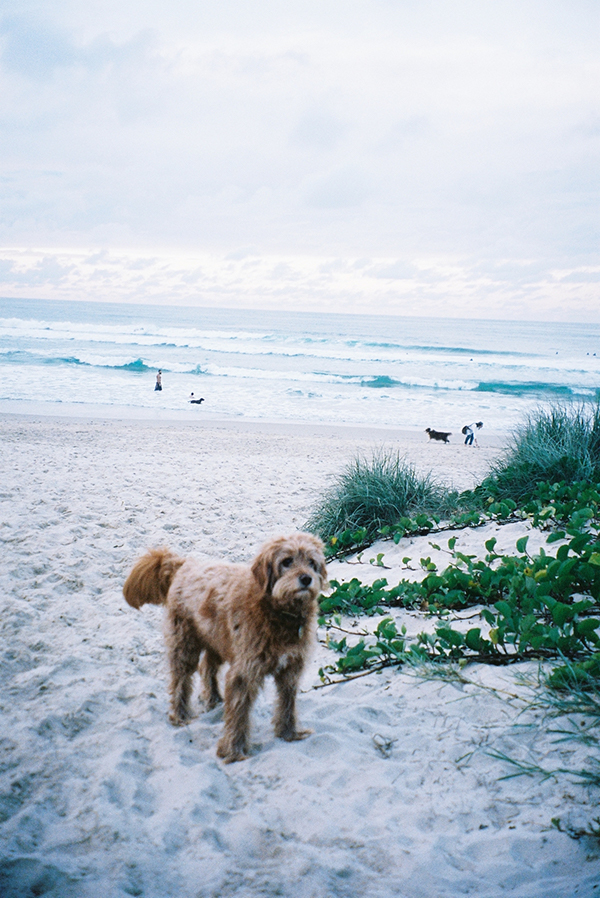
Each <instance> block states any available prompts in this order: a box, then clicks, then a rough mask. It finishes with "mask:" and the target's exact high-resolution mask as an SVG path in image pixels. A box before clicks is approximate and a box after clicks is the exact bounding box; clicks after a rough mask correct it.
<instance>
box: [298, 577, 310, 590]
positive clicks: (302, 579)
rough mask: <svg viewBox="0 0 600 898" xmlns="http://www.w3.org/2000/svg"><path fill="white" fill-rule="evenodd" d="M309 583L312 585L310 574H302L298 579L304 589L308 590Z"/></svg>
mask: <svg viewBox="0 0 600 898" xmlns="http://www.w3.org/2000/svg"><path fill="white" fill-rule="evenodd" d="M311 583H312V577H311V576H310V574H302V576H301V577H300V584H301V585H302V586H303V587H304V588H305V589H308V587H309V586H310V584H311Z"/></svg>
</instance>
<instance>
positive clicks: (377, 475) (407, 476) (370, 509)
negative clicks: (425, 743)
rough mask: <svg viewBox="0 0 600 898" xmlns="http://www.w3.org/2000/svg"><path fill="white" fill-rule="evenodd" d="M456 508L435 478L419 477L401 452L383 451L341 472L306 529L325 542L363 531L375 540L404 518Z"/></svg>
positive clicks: (360, 458)
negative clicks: (452, 505) (331, 538)
mask: <svg viewBox="0 0 600 898" xmlns="http://www.w3.org/2000/svg"><path fill="white" fill-rule="evenodd" d="M451 503H452V494H450V493H449V491H448V490H447V489H446V488H445V487H444V486H442V485H440V484H438V483H437V482H436V481H435V480H434V478H433V476H432V475H431V474H426V475H420V474H418V473H417V471H416V470H415V468H414V467H413V465H411V464H410V463H409V462H407V461H406V459H405V458H404V457H403V456H402V455H401V454H400V453H399V452H394V451H390V450H388V451H385V450H383V449H382V450H379V451H377V452H375V453H374V454H373V457H372V458H371V459H367V458H363V457H360V456H358V457H356V458H355V459H354V460H353V461H351V462H350V463H349V464H348V465H347V467H346V468H345V469H344V470H342V471H341V472H340V473H339V475H338V476H337V478H336V480H335V482H334V483H333V485H332V487H331V488H330V489H329V490H328V491H327V492H326V493H325V495H324V496H323V498H322V500H321V502H320V503H319V505H318V506H317V507H316V508H315V510H314V511H313V513H312V515H311V516H310V518H309V520H308V521H307V523H306V528H307V529H308V530H310V531H311V532H313V533H316V534H318V535H319V536H320V537H321V538H322V539H324V540H327V539H329V538H330V537H332V536H335V534H338V533H340V532H343V531H345V530H360V529H364V530H366V538H367V539H375V538H376V537H377V535H378V533H379V531H380V530H381V528H382V527H385V526H392V525H394V524H396V523H397V522H398V521H399V520H400V519H401V518H403V517H407V516H408V517H410V516H414V515H416V514H432V513H434V512H437V513H440V514H444V513H447V512H449V511H450V508H451Z"/></svg>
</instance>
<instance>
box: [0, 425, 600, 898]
mask: <svg viewBox="0 0 600 898" xmlns="http://www.w3.org/2000/svg"><path fill="white" fill-rule="evenodd" d="M0 433H1V436H2V454H1V461H0V497H1V500H2V516H1V521H0V539H1V543H2V569H1V584H2V593H1V595H2V598H1V601H2V613H1V622H2V632H3V646H2V652H3V660H2V666H1V669H0V682H1V708H2V734H1V741H0V744H1V748H2V753H1V762H0V764H1V766H0V840H1V845H2V850H1V855H0V894H2V896H3V898H9V896H11V898H12V896H19V898H21V896H28V895H44V896H57V898H58V896H60V898H63V896H77V898H79V896H82V898H101V896H102V898H112V896H121V895H122V896H126V895H134V896H145V898H171V896H172V898H217V896H218V898H227V896H233V895H235V896H238V898H246V896H248V898H258V896H276V895H277V896H285V898H292V896H293V898H329V896H335V898H337V896H340V898H356V896H365V898H389V896H398V898H453V896H467V895H470V896H476V898H500V896H506V895H510V896H513V898H572V896H580V898H592V896H596V895H598V894H600V846H599V845H598V842H597V841H595V842H594V841H593V840H591V839H585V838H583V839H580V840H578V841H575V840H573V839H570V838H569V837H568V836H567V835H565V834H562V833H559V832H558V831H557V830H556V829H555V828H554V827H553V826H552V824H551V820H552V818H560V819H561V821H562V822H563V823H569V822H570V823H571V824H572V825H574V826H577V825H578V824H582V825H585V823H586V822H588V821H589V820H590V819H592V818H593V817H594V816H597V815H598V811H597V803H598V795H597V791H596V792H593V791H591V790H589V789H587V788H586V787H584V786H581V785H577V784H576V783H575V782H574V781H573V779H572V778H569V777H566V776H563V777H558V778H554V777H549V778H547V779H545V780H543V779H542V778H540V777H538V776H532V777H525V776H521V777H517V778H503V777H506V776H507V775H510V774H511V773H513V772H514V771H513V769H512V768H511V767H510V766H509V765H508V764H507V763H506V762H503V761H501V760H498V759H496V758H494V757H492V755H491V753H494V752H499V753H505V754H506V755H509V756H510V757H514V758H516V759H518V760H520V761H525V762H528V763H537V764H541V765H542V766H544V767H546V768H549V769H550V768H558V767H563V768H574V769H575V768H577V767H579V766H582V764H583V760H584V758H585V754H586V750H585V748H584V747H582V746H581V745H580V744H579V743H575V742H573V741H567V742H560V741H558V737H557V736H556V735H553V734H552V732H551V730H552V728H553V726H554V727H556V723H554V724H553V723H552V721H548V720H545V719H544V718H543V714H542V712H540V711H535V710H532V709H529V710H527V709H526V704H527V701H528V699H529V698H530V697H531V694H532V692H531V690H532V686H531V684H534V683H535V681H536V677H537V672H538V671H537V667H536V665H533V664H521V665H516V666H515V667H513V668H505V669H498V668H491V667H486V666H483V665H469V666H467V667H466V668H464V669H463V670H462V671H461V673H462V679H458V678H457V679H455V680H452V679H450V680H448V681H444V680H443V679H439V678H433V677H429V678H428V677H423V676H419V675H417V673H416V672H414V671H402V672H398V671H394V670H387V671H385V672H383V673H380V674H372V675H370V676H366V677H362V678H359V679H355V680H352V681H350V682H345V683H341V684H338V685H333V686H327V687H325V688H321V684H320V680H319V677H318V673H317V672H318V670H319V668H320V667H322V666H323V665H324V664H327V663H331V662H333V661H334V660H335V656H334V655H333V654H332V653H331V652H330V651H329V650H328V649H326V648H325V647H324V646H323V645H320V644H315V651H314V655H313V658H312V660H311V663H310V665H309V667H308V669H307V672H306V674H305V677H304V680H303V691H302V694H301V696H300V698H299V714H300V720H301V723H302V724H303V725H305V726H307V727H310V728H312V729H313V730H314V735H312V736H311V737H309V738H308V739H307V740H305V741H303V742H298V743H293V744H288V743H284V742H281V741H279V740H277V739H275V738H274V736H273V733H272V729H271V725H270V717H271V702H272V691H271V689H270V688H267V689H266V690H265V692H264V693H263V694H262V695H261V696H260V698H259V700H258V702H257V705H256V708H255V711H254V715H253V738H254V742H255V750H254V752H253V754H252V756H251V758H250V759H248V760H247V761H244V762H241V763H238V764H232V765H228V766H225V765H223V764H222V763H221V762H220V761H219V760H218V759H217V758H216V754H215V746H216V742H217V739H218V736H219V734H220V730H221V726H222V722H221V717H222V714H221V711H220V710H216V711H211V712H208V713H203V711H202V707H201V705H200V703H199V702H198V703H197V710H198V716H197V717H196V718H195V719H194V720H193V721H192V723H191V724H190V726H189V727H186V728H183V729H176V728H174V727H172V726H171V725H170V724H169V722H168V719H167V706H168V695H167V673H166V659H165V653H164V648H163V640H162V632H161V620H162V612H161V610H160V609H158V608H155V607H148V606H147V607H145V608H144V609H143V610H142V611H141V612H136V611H134V610H132V609H131V608H129V607H128V606H127V605H126V603H125V601H124V599H123V596H122V586H123V582H124V579H125V577H126V575H127V573H128V570H129V568H130V567H131V564H132V562H133V561H134V560H135V558H136V557H137V556H138V555H139V554H141V553H142V552H143V551H144V550H145V549H147V548H149V547H151V546H155V545H161V544H168V545H170V546H171V547H172V548H173V549H175V550H177V551H178V552H180V553H182V554H193V555H196V556H198V557H211V558H219V559H226V560H230V561H249V560H251V559H252V557H253V555H254V553H255V552H256V550H257V549H258V548H259V546H260V545H261V543H262V542H263V541H264V539H265V538H267V537H269V536H271V535H273V534H274V533H284V532H291V531H294V530H297V529H300V528H301V527H302V525H303V523H304V521H305V520H306V518H307V517H308V515H309V513H310V511H311V508H312V506H313V505H314V504H315V502H316V501H317V500H318V498H319V496H320V494H321V492H322V491H323V489H325V488H326V487H327V486H328V485H329V484H330V482H331V479H332V477H333V476H334V475H335V474H336V472H338V471H339V470H340V469H341V467H343V466H344V465H345V464H346V463H347V462H348V461H350V460H351V459H352V458H353V457H354V456H355V455H356V454H357V452H359V453H364V454H370V452H371V450H372V449H373V448H376V447H379V446H381V445H382V443H385V444H386V445H391V446H394V447H398V448H400V449H401V450H402V451H403V452H405V454H406V456H407V458H408V459H409V460H410V461H412V462H414V463H415V465H416V466H417V467H418V468H419V469H421V470H423V471H433V473H434V475H435V476H436V477H438V478H439V479H440V480H443V481H445V482H446V483H451V484H452V485H453V486H455V487H456V488H458V489H464V488H467V487H470V486H472V485H474V484H475V483H477V482H478V481H479V480H480V479H481V478H482V477H483V475H484V474H485V472H486V471H487V469H488V466H489V464H490V462H491V461H492V460H493V459H494V458H495V457H496V455H497V453H498V451H499V449H500V447H501V445H502V437H501V436H500V435H498V434H486V432H485V430H484V431H483V432H482V433H481V434H478V438H479V442H480V448H477V449H475V448H473V449H467V448H466V447H464V446H463V445H462V440H461V438H460V436H459V435H457V436H455V437H453V438H452V443H451V444H450V445H448V446H446V445H440V444H436V443H429V442H428V441H427V438H426V435H425V434H424V433H408V432H401V431H392V430H387V431H381V432H373V431H364V430H362V431H361V430H353V429H350V428H345V429H343V428H326V427H317V426H312V425H311V426H306V427H304V426H302V425H300V424H297V425H286V426H283V425H282V426H277V425H274V424H273V425H268V424H258V423H255V424H251V423H242V422H215V421H213V422H210V421H207V420H206V419H205V418H204V417H203V418H197V419H196V420H195V422H193V423H189V422H185V421H182V420H179V421H177V420H173V421H169V420H159V421H156V420H155V421H143V420H133V421H123V420H117V419H115V420H107V419H102V418H94V419H92V420H90V419H86V418H85V417H81V418H57V417H55V418H50V417H43V416H39V415H30V416H25V415H14V414H0ZM523 526H524V525H517V526H516V527H515V526H514V525H511V527H512V530H511V529H509V528H502V532H501V533H499V537H500V540H501V541H503V542H504V543H506V545H505V546H504V547H505V548H510V546H511V545H514V542H515V541H516V539H517V538H518V536H519V535H520V534H521V533H522V532H523V530H522V528H523ZM490 527H493V528H495V527H496V525H490ZM449 535H450V534H447V535H445V536H444V539H447V537H448V536H449ZM489 535H490V532H489V529H488V530H484V531H461V532H460V534H459V543H458V547H460V548H462V549H463V550H467V551H478V550H479V549H480V548H481V546H482V545H483V542H484V540H485V539H486V538H488V537H489ZM436 541H437V542H439V540H436ZM428 542H429V540H428V539H427V538H423V539H422V542H420V543H419V542H418V541H414V540H413V541H412V542H410V541H406V542H405V543H404V542H403V543H401V544H400V546H399V547H394V546H393V544H391V543H383V544H380V545H378V546H377V547H374V549H373V553H371V552H367V553H365V557H364V559H363V560H364V561H365V562H366V563H363V564H360V565H356V564H349V563H347V562H332V563H331V565H330V576H331V577H335V578H336V579H342V578H344V579H350V578H351V577H354V576H359V577H361V579H364V580H365V581H366V580H368V579H369V578H371V579H372V578H373V577H374V576H381V570H379V569H377V568H375V567H374V566H372V565H369V563H368V557H369V556H370V555H371V554H375V553H376V552H378V551H382V552H384V553H385V563H386V564H387V565H388V566H389V567H390V568H391V569H390V570H386V571H385V576H386V577H387V579H388V581H389V582H390V583H395V582H397V581H398V580H399V579H400V578H401V577H402V576H405V572H403V571H402V570H401V568H402V561H401V559H402V557H403V556H406V555H411V556H412V557H414V558H418V557H420V555H421V554H424V553H426V554H431V550H430V549H429V548H428ZM354 560H355V559H354ZM351 561H352V559H351ZM406 619H407V621H408V623H409V625H410V626H411V627H412V628H413V630H418V629H423V628H424V625H423V622H422V621H421V620H419V619H418V617H417V615H415V614H414V613H411V614H410V615H409V614H407V615H406ZM362 624H364V621H363V622H361V625H362ZM368 625H369V626H370V625H371V622H368ZM321 635H323V634H321ZM315 687H319V688H315Z"/></svg>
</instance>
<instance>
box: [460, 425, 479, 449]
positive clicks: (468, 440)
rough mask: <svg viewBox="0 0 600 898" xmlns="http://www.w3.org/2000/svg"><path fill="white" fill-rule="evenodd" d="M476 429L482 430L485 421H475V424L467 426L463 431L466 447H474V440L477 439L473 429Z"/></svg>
mask: <svg viewBox="0 0 600 898" xmlns="http://www.w3.org/2000/svg"><path fill="white" fill-rule="evenodd" d="M474 427H476V428H477V430H481V428H482V427H483V421H475V423H474V424H465V426H464V427H463V429H462V433H464V435H465V446H472V445H473V440H474V439H475V431H474V430H473V428H474Z"/></svg>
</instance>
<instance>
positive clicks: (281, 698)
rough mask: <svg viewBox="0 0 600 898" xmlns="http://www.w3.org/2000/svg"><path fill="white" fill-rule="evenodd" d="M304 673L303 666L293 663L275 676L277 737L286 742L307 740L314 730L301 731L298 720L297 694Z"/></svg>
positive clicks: (275, 723) (274, 716)
mask: <svg viewBox="0 0 600 898" xmlns="http://www.w3.org/2000/svg"><path fill="white" fill-rule="evenodd" d="M301 673H302V664H299V663H296V664H294V663H293V662H292V663H290V664H288V665H287V666H286V667H283V668H279V669H278V670H277V671H276V672H275V674H274V679H275V685H276V687H277V705H276V707H275V714H274V715H273V724H274V726H275V735H276V736H278V737H279V738H280V739H285V741H286V742H294V741H295V740H297V739H306V737H307V736H310V734H311V733H312V732H313V731H312V730H299V729H298V722H297V719H296V694H297V692H298V681H299V679H300V674H301Z"/></svg>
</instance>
